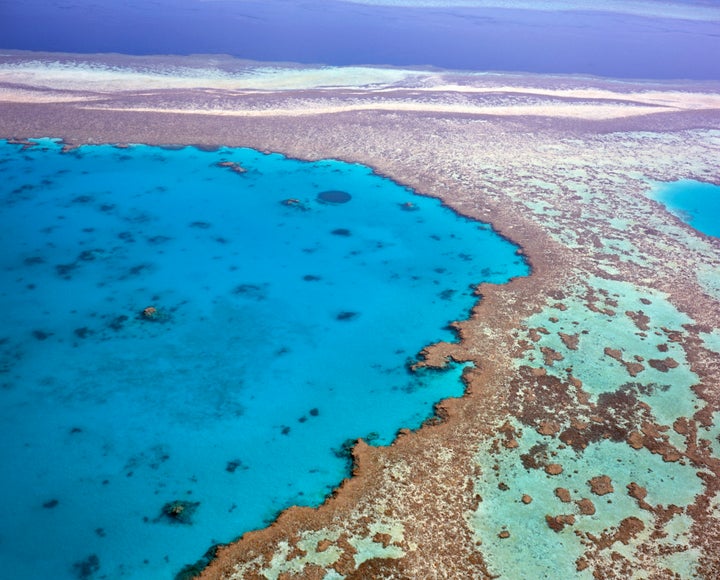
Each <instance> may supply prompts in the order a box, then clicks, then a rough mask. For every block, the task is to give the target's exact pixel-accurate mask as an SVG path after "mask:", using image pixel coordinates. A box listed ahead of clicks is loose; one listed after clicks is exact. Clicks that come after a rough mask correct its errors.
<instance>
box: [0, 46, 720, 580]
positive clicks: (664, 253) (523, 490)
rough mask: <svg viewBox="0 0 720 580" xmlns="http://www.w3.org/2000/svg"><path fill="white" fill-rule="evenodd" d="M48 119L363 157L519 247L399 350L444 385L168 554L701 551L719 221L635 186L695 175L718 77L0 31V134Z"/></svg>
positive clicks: (22, 136)
mask: <svg viewBox="0 0 720 580" xmlns="http://www.w3.org/2000/svg"><path fill="white" fill-rule="evenodd" d="M48 136H49V137H57V138H61V139H63V141H64V142H65V143H66V146H67V147H68V148H71V147H74V146H77V145H82V144H85V143H115V144H120V145H122V144H127V143H147V144H158V145H177V144H194V145H198V146H204V147H214V146H220V145H226V146H246V147H253V148H256V149H259V150H268V151H276V152H281V153H284V154H286V155H290V156H293V157H297V158H301V159H309V160H315V159H321V158H336V159H342V160H345V161H350V162H358V163H363V164H366V165H369V166H371V167H373V168H374V169H375V170H376V171H378V172H379V173H381V174H384V175H387V176H390V177H392V178H393V179H394V180H396V181H398V182H400V183H403V184H405V185H408V186H410V187H412V188H413V189H414V190H416V191H417V192H418V193H420V194H422V195H429V196H435V197H438V198H440V199H442V200H443V201H444V202H445V203H446V204H447V205H449V206H450V207H452V208H453V209H455V210H456V211H458V212H460V213H462V214H465V215H467V216H470V217H473V218H477V219H480V220H483V221H486V222H490V223H492V225H493V226H494V227H495V229H496V230H497V231H498V232H499V233H501V234H502V235H503V236H505V237H507V238H508V239H510V240H512V241H513V242H515V243H517V244H519V245H521V247H522V248H523V252H524V254H525V256H526V258H527V259H528V261H529V262H530V264H531V265H532V275H531V276H529V277H527V278H519V279H515V280H513V281H512V282H510V283H509V284H506V285H502V286H493V285H488V284H484V285H482V286H480V287H479V288H478V296H479V297H481V299H480V300H479V302H478V304H477V306H476V307H475V309H474V310H473V312H472V315H471V317H470V319H469V320H465V321H458V322H457V323H456V328H457V332H458V336H459V337H460V341H459V342H457V343H441V344H436V345H432V346H429V347H428V348H427V349H426V350H425V351H424V353H423V355H424V363H423V364H426V365H430V366H442V365H443V364H445V363H446V362H447V361H448V360H456V361H471V362H473V363H474V368H469V369H468V370H467V371H466V374H465V380H466V383H467V393H466V396H465V397H463V398H461V399H452V400H447V401H444V402H442V403H440V404H439V405H438V408H437V418H436V419H433V420H431V421H428V423H427V424H426V425H425V426H424V427H423V428H422V429H420V430H419V431H417V432H413V433H409V432H401V433H400V435H399V436H398V438H397V440H396V442H395V443H394V444H393V445H392V446H390V447H384V448H375V447H369V446H367V445H366V444H364V443H363V442H362V441H361V442H359V443H358V445H357V446H356V448H355V451H354V458H355V466H354V471H353V477H352V478H349V479H348V480H346V481H345V482H344V483H343V485H342V486H341V487H340V488H339V489H338V490H337V491H336V493H335V494H334V496H333V497H332V498H330V499H329V500H328V501H327V502H326V503H325V504H324V505H323V506H321V507H320V508H318V509H310V508H292V509H290V510H287V511H286V512H285V513H283V514H282V515H281V516H280V518H279V519H278V520H277V521H276V522H275V523H274V524H273V525H271V526H270V527H269V528H267V529H264V530H259V531H255V532H250V533H247V534H245V536H243V537H242V538H241V539H240V540H239V541H237V542H235V543H233V544H231V545H228V546H225V547H221V548H218V549H217V550H214V551H213V552H212V556H213V559H212V561H210V563H209V565H207V567H206V564H208V563H207V562H205V561H203V562H200V563H198V564H197V566H196V567H195V568H189V569H188V573H195V572H197V573H199V574H200V576H201V577H202V578H226V579H229V578H326V579H331V578H408V579H409V578H470V577H472V578H491V577H496V576H498V575H499V576H500V577H504V578H513V579H514V578H539V577H553V574H555V576H554V577H578V578H592V577H593V575H594V576H595V577H599V578H629V577H632V576H633V575H642V577H652V578H669V577H680V578H691V577H701V578H717V577H719V576H720V555H719V554H718V550H717V546H718V545H720V439H719V437H720V414H719V413H718V412H719V411H720V396H719V392H718V389H720V330H719V329H720V240H718V239H716V238H711V237H708V236H705V235H703V234H701V233H699V232H697V231H695V230H693V229H692V228H691V227H689V226H688V225H686V224H684V223H683V222H681V221H680V220H678V219H677V218H676V217H674V216H673V215H671V214H670V213H669V212H667V211H666V209H665V208H664V207H662V206H661V205H660V204H658V203H657V202H655V201H653V200H651V199H650V198H649V197H648V195H647V194H648V192H649V191H650V189H651V187H652V183H653V182H658V181H675V180H679V179H694V180H700V181H706V182H711V183H716V184H720V164H718V159H720V84H713V83H690V82H687V83H686V82H676V83H657V82H652V81H642V82H640V81H637V82H630V81H613V80H605V79H597V78H584V77H554V76H538V75H521V74H477V73H454V72H443V71H436V70H402V69H395V68H362V67H348V68H329V67H328V68H322V67H300V66H293V65H268V64H265V63H248V62H242V61H235V60H233V59H230V58H227V57H217V56H212V57H210V56H195V57H124V56H119V55H92V56H90V55H83V56H79V55H62V54H42V53H25V52H12V51H5V52H4V53H3V54H2V55H0V138H7V139H12V140H17V141H19V142H25V141H26V140H27V139H30V138H36V137H48ZM421 314H422V313H418V315H421ZM619 464H620V465H622V468H621V469H619V468H618V465H619ZM648 473H651V475H650V476H649V475H648ZM203 568H204V570H202V569H203ZM201 570H202V571H201Z"/></svg>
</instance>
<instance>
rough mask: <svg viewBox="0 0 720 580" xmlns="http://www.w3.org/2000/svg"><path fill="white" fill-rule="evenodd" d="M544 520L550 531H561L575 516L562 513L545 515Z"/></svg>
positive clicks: (569, 524) (572, 521) (570, 524)
mask: <svg viewBox="0 0 720 580" xmlns="http://www.w3.org/2000/svg"><path fill="white" fill-rule="evenodd" d="M545 521H546V522H547V525H548V527H549V528H550V529H551V530H552V531H554V532H562V531H563V529H564V528H565V526H572V525H573V524H574V523H575V516H574V515H572V514H563V515H558V516H551V515H546V516H545Z"/></svg>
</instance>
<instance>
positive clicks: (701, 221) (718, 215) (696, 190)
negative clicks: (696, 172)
mask: <svg viewBox="0 0 720 580" xmlns="http://www.w3.org/2000/svg"><path fill="white" fill-rule="evenodd" d="M651 196H652V198H653V199H655V200H656V201H659V202H660V203H662V204H663V205H665V206H666V207H667V208H668V210H670V212H672V213H673V214H674V215H676V216H677V217H679V218H680V219H681V220H683V221H684V222H685V223H687V224H689V225H691V226H692V227H694V228H695V229H696V230H698V231H701V232H703V233H704V234H707V235H708V236H714V237H716V238H720V185H714V184H712V183H702V182H700V181H692V180H690V179H684V180H681V181H674V182H669V183H658V184H655V187H654V188H653V190H652V191H651Z"/></svg>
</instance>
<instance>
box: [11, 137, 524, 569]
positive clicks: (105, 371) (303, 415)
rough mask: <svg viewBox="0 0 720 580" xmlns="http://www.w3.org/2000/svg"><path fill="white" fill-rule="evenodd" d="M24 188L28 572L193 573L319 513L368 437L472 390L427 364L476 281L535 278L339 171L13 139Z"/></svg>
mask: <svg viewBox="0 0 720 580" xmlns="http://www.w3.org/2000/svg"><path fill="white" fill-rule="evenodd" d="M222 162H230V163H226V164H225V166H219V165H218V163H222ZM234 164H235V165H234ZM0 183H1V184H2V185H0V208H1V209H0V223H1V225H2V227H0V239H1V243H0V272H1V273H0V276H1V279H0V283H1V284H0V288H1V289H2V290H1V293H0V310H1V311H2V312H3V325H2V332H1V333H0V356H2V359H1V364H2V367H1V368H0V371H1V372H2V374H1V375H0V386H1V387H2V388H1V389H0V397H1V398H2V404H1V405H0V430H1V434H0V437H1V438H2V441H3V445H2V447H0V461H2V465H3V466H4V468H5V476H4V477H3V478H2V483H1V484H0V485H1V486H2V487H1V489H2V497H3V500H4V504H5V509H4V514H3V515H4V517H3V518H2V520H0V568H2V570H3V573H4V575H6V576H7V577H14V578H43V577H44V578H50V577H52V578H56V579H61V580H62V579H65V578H78V577H85V578H103V577H106V578H119V577H127V578H140V579H145V578H148V579H150V578H152V579H158V578H171V577H172V576H173V575H174V574H175V573H177V572H178V571H179V570H180V569H181V568H182V566H183V565H184V564H186V563H188V562H191V561H193V560H195V559H197V558H200V557H201V556H202V554H203V553H204V552H205V550H206V549H207V548H208V547H209V546H210V545H211V544H212V543H214V542H227V541H229V540H231V539H233V538H234V537H236V536H237V535H239V534H241V533H243V532H244V531H247V530H250V529H253V528H257V527H261V526H264V525H266V524H267V523H269V522H270V521H271V520H272V519H273V518H274V517H275V516H276V514H277V513H278V512H279V511H280V510H282V509H284V508H285V507H287V506H289V505H292V504H306V505H317V504H318V503H320V502H322V501H323V499H324V498H325V497H326V495H327V493H328V492H329V491H330V490H331V489H332V488H333V487H335V486H336V485H337V484H338V483H339V482H340V480H341V479H342V478H343V477H345V476H346V475H348V467H349V465H348V457H347V454H346V453H344V450H343V443H344V442H345V441H346V440H348V439H355V438H357V437H366V438H367V439H368V440H370V441H371V442H375V443H378V444H386V443H389V442H390V441H391V440H392V439H393V437H394V434H395V433H396V431H397V429H398V428H401V427H410V428H415V427H418V426H419V425H420V424H421V423H422V422H423V421H424V420H425V419H426V418H427V417H428V416H430V415H431V414H432V409H433V404H434V403H435V402H436V401H438V400H440V399H442V398H444V397H449V396H458V395H460V394H461V393H462V391H463V385H462V381H461V380H460V375H461V373H462V368H461V367H460V366H459V365H455V366H451V367H450V368H449V369H448V370H446V371H442V372H440V371H427V372H422V373H418V374H412V373H410V372H409V371H408V369H407V363H408V361H412V360H414V359H415V357H416V354H417V353H418V352H419V351H420V349H422V347H423V346H425V345H426V344H428V343H431V342H434V341H437V340H441V339H442V340H451V339H453V335H452V333H451V332H450V331H449V330H447V329H446V328H445V326H446V325H447V323H448V322H450V321H452V320H456V319H459V318H464V317H465V316H467V313H468V310H469V308H470V307H471V306H472V304H473V302H474V300H475V297H474V296H473V290H472V285H475V284H477V283H479V282H481V281H483V280H484V281H491V282H497V283H503V282H505V281H507V280H508V279H509V278H510V277H512V276H517V275H525V274H527V267H526V265H525V264H524V263H523V262H522V260H521V259H520V258H519V257H518V256H517V255H516V254H515V251H516V247H515V246H513V245H511V244H510V243H508V242H507V241H505V240H503V239H501V238H500V237H499V236H498V235H497V234H495V233H494V232H493V231H492V230H491V229H490V228H489V227H488V226H487V225H484V224H480V223H478V222H474V221H471V220H467V219H464V218H461V217H459V216H457V215H456V214H454V213H453V212H452V211H450V210H448V209H447V208H444V207H443V206H442V205H441V204H440V203H439V202H438V201H436V200H433V199H429V198H422V197H418V196H414V195H413V194H412V192H411V191H409V190H408V189H407V188H404V187H401V186H399V185H397V184H395V183H394V182H392V181H390V180H387V179H385V178H382V177H380V176H378V175H376V174H374V173H373V172H372V171H371V170H370V169H369V168H367V167H363V166H360V165H350V164H346V163H341V162H338V161H329V160H328V161H320V162H317V163H306V162H300V161H296V160H291V159H287V158H285V157H283V156H281V155H277V154H272V155H266V154H262V153H260V152H258V151H254V150H249V149H220V150H218V151H212V152H209V151H201V150H198V149H196V148H192V147H185V148H182V149H178V150H168V149H161V148H157V147H149V146H141V145H138V146H132V147H130V148H129V149H120V148H115V147H112V146H85V147H82V148H80V149H77V150H75V151H72V152H70V153H61V152H60V145H59V144H57V143H53V142H51V141H49V140H42V141H41V142H40V144H39V145H38V146H35V147H32V148H30V149H27V150H21V148H20V147H19V146H14V145H9V144H7V143H6V142H0ZM323 192H335V193H333V194H327V193H326V194H324V195H320V194H321V193H323ZM337 192H345V194H349V196H350V197H349V199H348V196H347V195H340V194H338V193H337ZM408 204H409V205H408ZM148 307H151V308H153V309H155V310H148V311H146V314H143V312H144V309H146V308H148ZM177 501H182V502H188V503H185V504H179V505H182V507H184V511H183V512H182V513H181V514H179V515H178V514H176V515H178V517H170V516H168V515H163V506H165V505H166V504H168V503H170V502H177ZM196 502H197V503H196Z"/></svg>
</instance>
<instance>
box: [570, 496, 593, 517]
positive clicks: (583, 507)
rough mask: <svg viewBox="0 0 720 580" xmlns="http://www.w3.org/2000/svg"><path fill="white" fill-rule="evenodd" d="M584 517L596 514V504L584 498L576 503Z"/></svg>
mask: <svg viewBox="0 0 720 580" xmlns="http://www.w3.org/2000/svg"><path fill="white" fill-rule="evenodd" d="M575 503H576V504H577V506H578V509H579V510H580V513H581V514H582V515H584V516H592V515H594V514H595V504H594V503H593V502H592V500H590V499H588V498H582V499H579V500H577V501H576V502H575Z"/></svg>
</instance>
